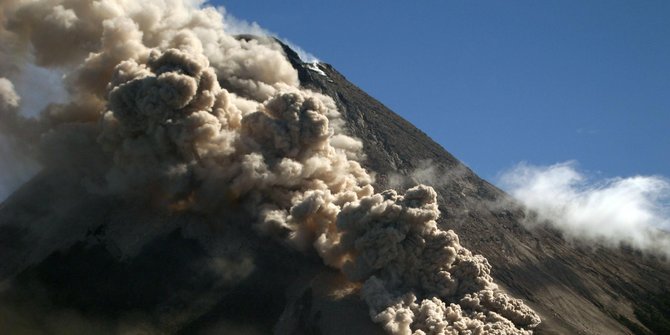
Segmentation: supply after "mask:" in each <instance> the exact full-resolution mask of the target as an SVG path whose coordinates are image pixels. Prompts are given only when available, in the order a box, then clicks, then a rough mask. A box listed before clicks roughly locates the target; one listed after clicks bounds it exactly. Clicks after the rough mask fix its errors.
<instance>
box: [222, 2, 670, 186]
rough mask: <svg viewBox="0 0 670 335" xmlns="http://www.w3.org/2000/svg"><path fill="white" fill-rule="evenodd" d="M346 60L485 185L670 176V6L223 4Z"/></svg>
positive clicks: (349, 70) (353, 74)
mask: <svg viewBox="0 0 670 335" xmlns="http://www.w3.org/2000/svg"><path fill="white" fill-rule="evenodd" d="M211 3H212V4H215V5H221V4H222V5H224V7H226V9H227V10H228V12H229V13H231V14H233V15H234V16H236V17H237V18H239V19H243V20H247V21H250V22H257V23H258V24H260V25H261V26H262V27H264V28H266V29H268V30H270V31H272V32H275V33H277V34H278V35H279V36H281V37H283V38H286V39H288V40H289V41H291V42H293V43H295V44H297V45H299V46H301V47H302V48H303V49H305V50H307V51H309V52H310V53H313V54H315V55H316V56H317V57H318V58H319V59H321V60H322V61H324V62H326V63H330V64H332V65H334V66H335V67H336V68H337V69H338V70H339V71H340V72H342V73H343V74H344V75H345V76H346V77H347V78H348V79H349V80H351V81H352V82H354V83H355V84H356V85H358V86H359V87H361V88H362V89H364V90H365V91H367V92H368V93H369V94H371V95H372V96H374V97H375V98H377V99H378V100H380V101H381V102H383V103H384V104H386V105H387V106H388V107H390V108H391V109H392V110H394V111H395V112H397V113H399V114H400V115H402V116H403V117H405V118H406V119H408V120H409V121H410V122H412V123H414V124H415V125H416V126H417V127H419V128H420V129H422V130H423V131H425V132H426V133H427V134H428V135H429V136H431V137H432V138H433V139H434V140H435V141H437V142H438V143H440V144H441V145H442V146H444V147H445V148H446V149H447V150H448V151H450V152H451V153H452V154H454V155H455V156H456V157H458V158H459V159H461V160H462V161H464V162H465V163H466V164H467V165H469V166H470V167H471V168H473V169H474V170H475V172H477V173H478V174H480V175H481V176H482V177H484V178H487V179H489V180H491V179H495V177H496V175H497V174H498V172H499V171H501V170H504V169H507V168H510V167H511V166H512V165H514V164H516V163H518V162H520V161H527V162H529V163H531V164H539V165H548V164H553V163H556V162H563V161H567V160H577V161H578V162H579V164H580V167H581V168H582V169H585V170H588V171H590V172H592V173H601V176H603V177H614V176H631V175H636V174H643V175H649V174H656V175H663V176H666V177H668V176H670V1H614V0H612V1H609V0H608V1H605V0H603V1H530V0H529V1H464V0H463V1H351V0H350V1H312V2H307V1H256V0H253V1H250V0H231V1H213V2H211Z"/></svg>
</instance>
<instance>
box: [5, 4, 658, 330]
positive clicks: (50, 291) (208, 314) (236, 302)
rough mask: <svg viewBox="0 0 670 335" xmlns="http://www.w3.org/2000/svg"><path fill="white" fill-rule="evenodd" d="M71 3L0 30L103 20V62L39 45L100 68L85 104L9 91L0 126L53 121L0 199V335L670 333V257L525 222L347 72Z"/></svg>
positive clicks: (53, 59)
mask: <svg viewBox="0 0 670 335" xmlns="http://www.w3.org/2000/svg"><path fill="white" fill-rule="evenodd" d="M17 3H18V2H17ZM64 4H65V5H66V6H65V7H64V6H60V5H59V6H56V7H55V8H54V7H53V6H51V5H50V4H48V6H46V7H45V8H46V9H45V8H38V7H39V6H38V5H37V3H36V4H35V5H34V6H35V8H31V11H27V10H24V11H22V8H20V6H19V7H17V8H18V9H15V8H13V7H9V8H10V9H11V10H13V11H15V12H13V13H14V15H15V16H14V20H9V21H8V22H9V23H7V22H5V23H4V25H5V26H6V27H8V28H7V31H1V32H3V33H7V34H10V33H11V34H16V36H28V35H30V34H31V33H35V32H39V30H40V29H42V28H45V27H47V28H48V27H50V26H49V24H50V23H49V22H51V21H49V20H52V21H53V20H55V21H58V22H59V24H60V23H62V24H61V25H59V26H57V27H56V28H58V29H61V28H62V29H65V28H67V27H69V26H67V25H66V24H65V23H67V24H70V25H76V24H78V23H77V22H78V21H76V20H74V19H72V17H73V16H74V17H75V18H76V17H77V15H81V14H82V13H87V14H88V15H89V16H88V17H95V15H98V14H100V13H104V15H103V16H104V19H105V20H106V21H105V22H106V23H105V24H104V31H100V30H99V29H98V28H96V27H97V26H96V25H95V24H91V25H89V26H90V27H93V28H91V31H87V32H86V33H82V34H81V35H82V36H83V37H82V36H80V37H81V38H84V39H85V38H88V37H91V39H94V38H99V35H101V36H103V38H102V42H100V43H98V42H95V43H89V44H83V45H84V46H86V47H89V46H90V47H91V48H92V50H94V51H97V52H98V53H93V51H91V50H89V52H91V53H90V54H88V53H81V54H79V53H78V52H79V51H77V50H75V49H71V50H66V49H63V50H56V51H54V50H51V49H49V48H47V47H50V46H51V45H50V43H51V42H49V41H48V40H45V39H43V38H42V37H39V38H33V39H32V40H31V41H30V42H31V43H32V44H33V46H34V47H35V49H36V52H37V59H38V61H40V57H45V58H44V59H42V60H41V62H42V63H43V64H44V65H53V64H61V63H59V62H62V60H63V59H85V61H84V65H83V66H82V67H80V68H77V70H75V71H74V72H73V74H72V75H71V76H70V77H69V78H68V80H69V81H68V83H69V85H71V86H70V87H71V88H72V87H79V88H81V89H82V90H89V91H88V92H86V93H87V94H79V95H75V94H73V96H74V97H73V101H74V102H73V103H72V104H70V105H60V106H57V105H52V106H50V107H49V108H48V109H47V111H46V112H45V113H44V115H46V116H45V117H43V118H44V119H43V120H42V121H35V120H32V121H31V120H23V119H21V118H19V117H16V116H15V114H12V112H13V111H14V110H15V109H16V105H17V101H18V99H17V98H15V97H14V96H15V95H16V94H15V93H14V92H13V90H12V86H11V82H10V81H9V80H6V79H5V81H4V82H0V84H2V85H4V86H2V85H0V88H3V87H4V88H5V93H3V94H4V96H0V97H1V98H3V99H2V100H0V103H1V104H0V117H2V118H3V122H5V124H6V125H9V126H8V127H7V128H16V129H18V128H21V127H17V126H16V125H28V126H30V127H33V128H36V129H38V130H39V132H38V133H39V136H37V137H36V136H35V135H34V134H32V135H31V134H25V133H24V132H22V131H18V130H16V129H13V130H14V133H15V134H16V136H17V138H19V139H24V140H25V139H28V140H33V141H38V140H39V141H40V143H41V144H40V145H39V148H30V150H36V151H38V152H39V155H37V156H38V157H39V159H40V160H41V164H42V165H43V167H44V168H43V170H42V171H41V172H39V173H38V174H37V175H36V176H35V177H33V178H32V180H30V181H29V182H27V183H26V184H25V185H23V186H22V187H21V188H20V189H18V190H17V191H16V192H15V193H14V194H13V195H11V196H10V197H9V198H8V199H6V200H5V201H4V202H3V203H2V204H1V205H0V252H1V254H2V255H3V258H2V259H3V260H2V262H0V332H2V333H8V334H91V333H95V334H127V333H133V334H163V333H170V334H172V333H176V334H266V333H275V334H383V333H384V332H386V333H392V334H459V333H462V334H465V333H468V332H469V331H475V333H476V332H479V333H491V334H512V333H513V334H530V333H534V334H654V333H656V334H664V333H668V332H670V298H669V297H670V291H669V289H668V288H670V265H668V263H667V260H665V259H661V258H659V257H657V256H652V255H646V254H643V253H641V252H638V251H636V250H633V249H630V248H625V247H622V248H619V249H613V248H605V247H602V246H598V245H593V244H586V243H580V242H575V241H569V240H566V239H564V238H563V237H562V236H561V233H560V232H558V231H555V230H552V229H551V228H550V227H548V226H543V225H538V224H535V225H533V227H535V228H533V229H529V228H527V226H526V225H524V223H525V222H528V221H533V220H537V218H536V217H535V216H533V215H532V213H530V214H528V213H529V212H528V211H526V210H525V209H524V208H523V207H522V206H521V205H520V204H518V203H517V202H516V201H515V200H514V199H512V198H511V197H510V196H509V195H507V194H505V193H504V192H502V191H501V190H499V189H498V188H496V187H495V186H493V185H491V184H490V183H488V182H486V181H485V180H483V179H481V178H479V177H478V176H477V175H476V174H474V173H473V172H472V171H471V170H470V169H469V168H467V167H466V166H465V165H463V164H462V163H461V162H459V161H458V160H457V159H456V158H455V157H453V156H452V155H451V154H449V153H448V152H447V151H445V150H444V149H443V148H442V147H441V146H440V145H439V144H437V143H435V142H434V141H432V140H431V139H430V138H429V137H428V136H427V135H426V134H424V133H423V132H421V131H420V130H419V129H417V128H416V127H414V126H413V125H411V124H410V123H409V122H407V121H406V120H404V119H403V118H401V117H400V116H398V115H397V114H395V113H393V112H392V111H390V110H389V109H388V108H386V107H385V106H384V105H382V104H381V103H380V102H378V101H376V100H375V99H374V98H372V97H370V96H369V95H367V94H366V93H365V92H363V91H362V90H360V89H359V88H357V87H356V86H355V85H354V84H352V83H350V82H349V81H347V79H346V78H345V77H344V76H343V75H342V74H340V73H338V72H337V71H336V70H335V69H334V68H333V67H332V66H330V65H328V64H325V63H305V62H303V61H302V60H301V59H300V58H299V57H298V55H297V54H296V53H295V52H294V51H293V50H291V49H290V48H289V47H288V46H286V45H284V44H282V43H281V42H279V41H276V40H274V39H269V38H265V37H255V36H247V35H238V36H233V37H230V36H227V35H223V34H222V35H218V37H217V39H215V40H216V42H215V43H214V42H211V41H210V40H208V38H209V37H211V36H213V35H215V33H212V32H215V31H218V30H217V29H219V28H220V27H219V26H217V25H216V24H214V23H211V22H214V21H216V20H220V17H218V16H217V15H216V14H215V13H214V12H211V11H210V12H207V11H206V10H205V11H201V10H200V9H193V10H192V13H191V12H189V13H191V16H190V17H189V19H188V20H186V21H183V16H179V17H178V18H177V19H175V18H174V17H172V16H170V15H171V14H169V13H171V12H169V11H167V12H166V13H168V14H165V13H159V14H156V15H158V16H160V15H167V17H168V19H170V20H172V19H174V20H176V22H182V24H183V25H182V26H180V27H181V28H179V29H177V30H176V32H175V31H172V30H171V29H176V28H173V27H171V26H170V25H165V26H160V25H158V23H157V22H158V21H160V20H154V21H152V20H153V19H152V16H151V15H149V14H147V13H145V12H142V11H139V12H136V11H134V10H135V9H133V8H129V9H125V10H127V11H128V13H129V14H128V15H126V16H123V15H121V16H119V17H118V18H114V17H113V16H114V15H120V14H118V13H120V12H121V11H120V10H115V11H107V10H108V9H105V8H102V7H99V6H97V7H96V6H91V7H86V6H88V5H87V4H88V2H85V1H78V0H77V1H70V2H64ZM84 4H86V5H84ZM80 5H81V6H80ZM68 6H70V7H71V8H70V7H68ZM78 6H79V7H78ZM59 7H60V9H59ZM82 8H83V9H82ZM153 9H155V8H153ZM153 9H152V10H153ZM40 10H46V11H52V12H51V14H49V15H47V16H46V17H48V18H50V19H49V20H46V21H44V22H41V21H39V22H38V23H34V24H35V26H34V27H33V28H31V29H29V30H22V29H24V28H25V25H22V24H21V23H22V22H26V21H30V18H31V15H32V14H33V13H38V12H39V11H40ZM98 10H99V11H101V12H96V11H98ZM189 10H190V9H189ZM54 13H55V14H54ZM91 13H93V14H91ZM110 13H111V14H110ZM138 13H139V14H138ZM203 13H204V14H203ZM52 14H53V15H52ZM100 15H102V14H100ZM36 17H39V15H38V16H36ZM81 17H84V16H81ZM110 17H112V18H110ZM100 20H102V19H100ZM128 20H134V21H133V22H135V24H134V25H133V24H129V23H128V22H129V21H128ZM180 20H182V21H180ZM208 20H212V21H211V22H210V21H208ZM92 22H97V21H94V20H93V19H92ZM147 22H149V23H147ZM184 22H186V23H184ZM203 22H205V23H203ZM152 24H153V25H152ZM41 25H44V26H41ZM158 26H160V28H156V27H158ZM176 26H178V25H176ZM63 27H65V28H63ZM194 27H195V28H194ZM182 28H183V29H182ZM50 29H55V28H53V27H51V28H50ZM180 29H181V30H180ZM208 29H211V31H209V30H208ZM140 30H141V33H138V32H139V31H140ZM186 30H188V31H186ZM203 31H204V32H203ZM89 35H90V36H89ZM0 36H5V35H0ZM12 36H13V35H12ZM115 39H118V40H120V41H123V43H117V44H115V43H113V41H114V40H115ZM7 40H9V38H7ZM140 41H141V43H140ZM66 42H67V41H66ZM78 43H79V42H78ZM208 43H209V44H208ZM214 44H216V45H217V46H218V47H220V48H221V50H224V51H225V52H221V54H219V51H217V50H214V51H212V48H211V46H212V45H214ZM45 45H46V46H47V47H45ZM145 45H146V46H145ZM41 48H43V49H44V48H46V49H44V50H42V51H40V50H41ZM47 49H48V50H47ZM45 50H47V51H48V52H47V51H45ZM40 52H42V53H40ZM52 53H55V54H52ZM68 53H70V54H68ZM219 56H220V57H219ZM78 57H79V58H78ZM82 57H83V58H82ZM68 62H70V60H68ZM287 64H288V65H290V66H288V67H283V66H284V65H287ZM91 73H93V74H95V75H91ZM100 78H106V79H105V80H101V79H100ZM0 79H1V78H0ZM99 81H101V82H99ZM85 84H90V85H85ZM7 92H9V93H7ZM79 93H81V92H79ZM3 104H4V105H3ZM101 111H102V112H101ZM45 120H46V121H45ZM47 121H48V122H47ZM22 122H23V123H22ZM40 122H41V123H40ZM73 148H74V149H73ZM417 184H430V185H428V186H424V185H420V186H417ZM430 186H432V187H430ZM374 190H385V191H381V192H379V191H376V192H378V193H375V191H374ZM456 234H457V235H456Z"/></svg>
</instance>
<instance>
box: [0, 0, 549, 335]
mask: <svg viewBox="0 0 670 335" xmlns="http://www.w3.org/2000/svg"><path fill="white" fill-rule="evenodd" d="M200 5H201V3H200V2H199V1H193V0H152V1H141V2H139V1H138V2H133V1H123V0H101V1H86V0H43V1H22V0H13V1H5V2H3V4H2V7H1V9H2V13H4V14H3V17H2V20H3V21H2V26H3V30H2V31H1V33H2V38H3V40H2V42H3V43H2V44H3V49H2V53H3V54H2V58H3V59H14V58H17V57H18V58H22V59H26V60H28V59H34V60H35V62H36V64H37V65H39V66H44V67H48V68H54V69H58V70H59V71H62V72H63V73H65V78H64V84H65V86H66V88H67V91H68V93H69V97H68V101H67V102H65V103H54V104H50V105H49V106H48V107H47V108H45V109H44V110H43V111H41V113H40V117H39V118H35V119H28V118H24V117H22V116H21V115H19V114H18V112H17V111H18V109H19V104H20V98H19V97H18V95H17V94H16V92H15V91H14V90H13V88H12V86H13V85H12V83H11V81H10V80H11V78H12V74H11V73H9V72H7V74H6V75H5V74H2V75H3V76H5V77H7V78H10V79H7V78H3V79H2V80H0V90H1V92H2V93H1V95H0V98H1V100H0V108H1V109H0V118H1V120H0V122H2V125H3V129H2V130H3V132H4V133H6V134H8V135H11V136H12V138H13V139H14V140H15V141H16V142H17V143H18V144H17V145H19V146H22V147H25V152H26V153H29V154H31V155H33V157H34V158H35V159H36V160H38V161H39V162H40V164H41V165H42V166H43V167H44V168H45V169H57V170H64V171H69V173H75V174H77V175H79V176H80V180H81V184H82V185H85V187H87V189H88V191H89V192H91V193H93V194H117V195H127V196H140V197H148V198H151V199H153V201H154V203H158V204H160V205H161V206H165V207H166V208H168V209H170V210H172V211H177V212H194V213H198V214H199V215H206V216H208V217H215V216H225V215H227V214H229V213H231V211H245V212H246V213H247V216H249V217H252V218H253V221H252V222H241V223H240V225H241V226H246V227H251V228H252V229H253V230H255V231H257V232H258V233H259V234H263V235H266V236H272V237H274V238H276V239H277V240H279V241H281V242H282V243H283V244H284V245H286V246H288V247H290V248H294V249H297V250H300V251H304V252H306V253H309V252H316V253H318V254H319V255H320V256H321V257H322V259H323V261H324V263H325V264H327V265H328V266H330V267H332V268H335V269H339V270H341V271H342V273H343V274H344V275H345V276H346V277H347V278H348V280H350V281H351V282H352V283H356V284H360V286H361V289H360V293H361V296H362V298H363V299H364V300H365V301H366V302H367V304H368V306H369V308H370V314H371V317H372V319H373V320H374V321H375V322H378V323H379V324H381V325H382V326H383V327H384V329H386V330H387V331H388V332H389V333H392V334H471V333H479V334H483V333H496V334H503V333H505V334H527V333H530V332H531V329H532V328H534V327H535V326H537V325H538V324H539V322H540V320H539V318H538V316H537V315H536V314H535V313H534V312H533V311H531V310H530V309H529V308H528V307H526V306H525V305H524V304H523V303H522V302H521V301H520V300H517V299H513V298H510V297H508V296H507V295H506V294H505V293H503V292H502V291H501V290H499V289H498V288H497V287H496V285H495V284H494V283H493V281H492V278H491V276H490V270H491V266H490V265H489V264H488V262H487V261H486V260H485V259H484V258H483V257H482V256H479V255H473V254H472V253H471V252H470V251H468V250H467V249H465V248H463V247H462V246H461V245H460V244H459V242H458V237H457V236H456V234H455V233H454V232H453V231H445V230H442V229H440V228H439V227H438V226H437V223H436V219H437V218H438V216H439V211H438V209H437V203H436V193H435V191H434V190H433V189H432V188H430V187H428V186H417V187H414V188H411V189H409V190H408V191H407V192H406V193H405V194H404V195H401V194H398V193H397V192H396V191H393V190H388V191H384V192H381V193H375V191H374V190H373V187H372V186H371V183H372V182H373V180H372V177H371V176H370V175H369V174H368V173H367V172H366V171H365V169H363V168H362V167H361V165H360V164H359V163H358V162H357V161H356V160H357V159H358V158H360V157H362V152H361V148H362V144H361V142H360V141H358V140H356V139H354V138H351V137H349V136H347V135H346V134H344V133H343V131H342V129H341V127H340V124H341V121H340V120H339V114H338V111H337V108H336V106H335V103H334V102H333V100H332V99H331V98H329V97H327V96H324V95H322V94H319V93H317V92H312V91H309V90H305V89H302V88H301V87H300V83H299V81H298V75H297V72H296V70H295V69H294V68H293V67H292V66H291V64H290V63H289V61H288V60H287V59H286V57H285V55H284V53H283V50H282V47H281V46H280V45H279V44H278V43H276V42H275V40H274V39H272V38H268V37H254V38H250V37H248V36H247V37H244V36H240V37H235V36H232V35H229V34H228V33H226V32H225V24H224V23H223V20H222V15H221V13H220V12H219V11H217V10H215V9H212V8H201V7H200ZM10 42H11V43H10ZM7 57H10V58H7ZM14 68H18V70H17V71H20V64H19V65H17V66H15V67H14ZM14 70H15V69H14ZM7 71H9V70H7ZM12 71H13V70H12ZM36 94H39V92H37V93H36ZM224 222H228V221H224Z"/></svg>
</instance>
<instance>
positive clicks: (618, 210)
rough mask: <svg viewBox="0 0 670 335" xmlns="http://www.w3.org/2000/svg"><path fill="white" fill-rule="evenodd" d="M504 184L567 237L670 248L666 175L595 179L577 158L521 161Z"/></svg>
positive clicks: (669, 190)
mask: <svg viewBox="0 0 670 335" xmlns="http://www.w3.org/2000/svg"><path fill="white" fill-rule="evenodd" d="M500 185H501V186H502V187H503V188H504V189H505V190H506V191H508V192H509V193H511V194H512V195H513V196H514V197H516V198H517V199H518V200H520V201H521V202H523V203H524V204H525V205H526V206H527V208H528V209H529V210H532V211H535V212H536V213H537V215H538V216H539V218H540V219H542V220H548V221H549V224H551V225H553V226H555V227H556V228H559V229H560V230H562V231H563V232H565V234H566V235H567V236H568V237H572V238H576V239H581V240H587V241H598V242H601V243H605V244H607V245H610V246H612V245H614V246H616V245H619V244H622V243H623V244H627V245H630V246H633V247H636V248H639V249H643V250H647V251H654V252H661V253H665V254H670V234H669V233H668V232H669V231H670V215H669V214H670V213H669V207H668V201H669V200H670V182H668V180H667V179H665V178H663V177H659V176H634V177H628V178H611V179H603V180H593V179H590V178H588V177H587V176H586V175H585V174H584V173H582V172H580V171H578V170H577V168H576V163H575V162H565V163H559V164H555V165H551V166H533V165H529V164H526V163H521V164H518V165H517V166H515V167H514V168H512V169H510V170H509V171H506V172H504V173H503V174H502V175H501V177H500ZM528 223H529V224H532V222H528Z"/></svg>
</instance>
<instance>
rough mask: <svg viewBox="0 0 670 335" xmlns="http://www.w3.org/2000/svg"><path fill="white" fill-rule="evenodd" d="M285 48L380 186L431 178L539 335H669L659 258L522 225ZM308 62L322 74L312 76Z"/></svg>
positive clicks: (667, 293) (450, 163) (397, 126)
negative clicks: (341, 122)
mask: <svg viewBox="0 0 670 335" xmlns="http://www.w3.org/2000/svg"><path fill="white" fill-rule="evenodd" d="M286 52H287V54H288V55H289V58H290V59H291V60H292V63H293V64H294V66H295V67H296V68H297V69H299V74H300V80H301V83H302V84H303V85H305V86H307V87H309V88H311V89H314V90H317V91H320V92H324V93H325V94H327V95H329V96H331V97H333V99H335V101H336V102H337V104H338V107H339V109H340V111H341V113H342V114H343V116H344V118H345V119H346V121H347V122H346V125H347V129H348V130H349V131H350V132H351V134H353V135H354V136H356V137H358V138H360V139H362V140H363V141H364V144H365V146H364V150H365V152H366V154H367V158H368V159H367V161H365V165H366V167H368V168H369V169H370V170H372V171H375V172H376V173H377V183H378V184H379V185H380V186H381V188H385V187H387V186H389V182H390V181H391V182H392V181H393V179H394V175H395V174H401V175H403V176H409V180H413V181H414V182H417V181H422V176H421V174H420V173H415V172H417V171H418V172H421V171H423V172H424V175H425V172H426V170H427V171H428V172H429V173H430V174H434V175H435V176H431V177H430V178H429V179H431V181H432V182H433V186H434V187H435V188H436V190H437V191H438V194H439V204H440V210H441V212H442V213H443V216H442V218H441V220H440V221H439V223H440V224H441V225H443V226H444V227H445V228H448V229H454V230H455V231H456V232H457V233H458V234H459V236H460V239H461V242H462V243H463V244H464V245H465V246H467V247H468V248H470V249H471V250H473V251H474V252H477V253H481V254H483V255H484V256H485V257H486V258H487V259H488V260H489V262H490V263H491V264H492V265H493V276H494V278H496V279H497V280H498V281H499V282H500V283H503V284H504V285H505V286H506V287H507V289H508V290H509V291H510V292H512V293H513V294H514V295H515V296H518V297H522V298H523V299H525V300H527V301H528V302H529V303H530V305H531V306H532V307H533V308H534V309H535V310H536V311H538V312H539V313H540V314H541V315H542V317H543V324H542V325H541V326H540V328H539V329H538V330H537V333H540V334H542V333H547V334H550V333H560V334H619V333H636V334H640V333H657V334H661V333H667V332H668V331H670V328H668V325H669V322H670V308H669V307H670V305H669V302H670V290H669V289H670V266H669V265H668V262H667V261H666V260H659V259H657V258H656V257H653V256H646V255H642V254H640V253H638V252H635V251H632V250H628V249H625V248H622V249H620V250H612V249H605V248H602V247H600V246H593V245H582V244H579V243H576V242H573V243H571V242H569V241H566V240H564V239H563V238H562V237H561V235H560V233H559V232H557V231H553V230H551V229H547V228H537V229H533V230H529V229H527V228H525V227H524V226H523V225H522V222H524V220H534V218H532V217H530V218H529V217H526V215H525V214H524V211H523V210H522V208H521V207H520V206H519V204H517V203H515V202H514V200H513V199H511V198H510V197H509V196H508V195H507V194H505V193H504V192H502V191H500V190H499V189H497V188H496V187H494V186H493V185H491V184H489V183H487V182H486V181H484V180H482V179H481V178H479V177H477V176H476V175H475V174H474V173H473V172H472V171H471V170H469V169H468V168H467V167H465V166H464V165H463V164H462V163H460V162H459V161H458V160H457V159H456V158H454V157H453V156H452V155H451V154H449V153H448V152H447V151H445V150H444V149H443V148H442V147H440V146H439V145H438V144H437V143H435V142H434V141H432V140H431V139H430V138H429V137H428V136H426V135H425V134H424V133H423V132H421V131H420V130H418V129H416V128H415V127H414V126H412V125H411V124H410V123H408V122H407V121H405V120H404V119H402V118H401V117H399V116H398V115H397V114H395V113H393V112H392V111H390V110H389V109H388V108H386V107H385V106H384V105H382V104H381V103H379V102H378V101H376V100H375V99H373V98H371V97H370V96H368V95H367V94H366V93H365V92H363V91H361V90H360V89H359V88H357V87H356V86H355V85H353V84H351V83H350V82H348V81H347V80H346V78H344V76H342V75H341V74H340V73H338V72H337V71H336V70H335V69H334V68H333V67H331V66H330V65H328V64H318V65H307V64H302V63H301V61H300V60H299V58H298V57H297V56H296V55H295V54H293V53H292V52H291V51H290V50H288V49H287V50H286ZM315 66H317V67H318V69H319V70H320V71H322V72H323V75H322V74H320V73H319V72H317V71H314V70H313V68H314V67H315ZM310 68H312V69H310ZM510 150H513V148H510ZM427 165H428V166H427ZM412 178H413V179H412ZM423 179H425V176H424V178H423ZM410 184H411V182H410ZM394 186H395V185H394Z"/></svg>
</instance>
